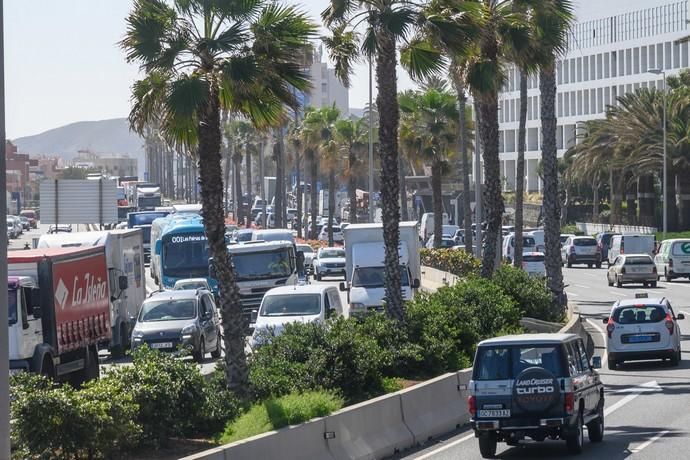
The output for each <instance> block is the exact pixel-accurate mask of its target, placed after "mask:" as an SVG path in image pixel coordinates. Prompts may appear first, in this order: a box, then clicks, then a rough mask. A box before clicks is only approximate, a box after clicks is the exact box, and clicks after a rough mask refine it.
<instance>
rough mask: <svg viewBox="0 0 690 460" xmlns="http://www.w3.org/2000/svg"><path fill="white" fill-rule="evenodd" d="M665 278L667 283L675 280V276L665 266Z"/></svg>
mask: <svg viewBox="0 0 690 460" xmlns="http://www.w3.org/2000/svg"><path fill="white" fill-rule="evenodd" d="M664 278H665V279H666V282H667V283H670V282H671V281H673V277H672V276H671V275H669V274H668V272H667V271H666V269H665V268H664Z"/></svg>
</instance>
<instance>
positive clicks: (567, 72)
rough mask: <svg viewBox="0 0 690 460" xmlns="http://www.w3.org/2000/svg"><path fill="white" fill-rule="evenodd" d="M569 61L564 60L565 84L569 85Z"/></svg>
mask: <svg viewBox="0 0 690 460" xmlns="http://www.w3.org/2000/svg"><path fill="white" fill-rule="evenodd" d="M568 62H569V60H568V59H563V84H565V85H567V84H568V82H569V81H570V80H569V79H568V77H569V76H570V72H569V71H570V65H568Z"/></svg>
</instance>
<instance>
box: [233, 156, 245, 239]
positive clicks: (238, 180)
mask: <svg viewBox="0 0 690 460" xmlns="http://www.w3.org/2000/svg"><path fill="white" fill-rule="evenodd" d="M233 161H234V162H235V168H234V170H235V193H234V194H233V197H234V198H235V222H237V225H241V224H242V223H243V219H244V213H243V212H242V154H241V153H235V157H234V158H233Z"/></svg>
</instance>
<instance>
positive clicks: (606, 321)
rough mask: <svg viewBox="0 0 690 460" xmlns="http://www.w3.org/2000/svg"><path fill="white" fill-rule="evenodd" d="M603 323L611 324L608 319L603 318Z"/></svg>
mask: <svg viewBox="0 0 690 460" xmlns="http://www.w3.org/2000/svg"><path fill="white" fill-rule="evenodd" d="M601 322H602V323H604V324H608V323H609V319H608V318H603V319H602V320H601Z"/></svg>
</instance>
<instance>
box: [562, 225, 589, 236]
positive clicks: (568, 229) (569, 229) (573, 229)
mask: <svg viewBox="0 0 690 460" xmlns="http://www.w3.org/2000/svg"><path fill="white" fill-rule="evenodd" d="M561 233H571V234H573V235H583V234H584V232H582V231H580V229H579V228H577V225H575V224H568V225H564V226H562V227H561Z"/></svg>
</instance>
